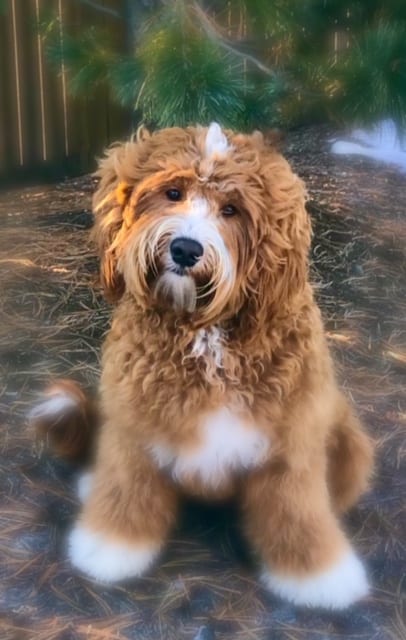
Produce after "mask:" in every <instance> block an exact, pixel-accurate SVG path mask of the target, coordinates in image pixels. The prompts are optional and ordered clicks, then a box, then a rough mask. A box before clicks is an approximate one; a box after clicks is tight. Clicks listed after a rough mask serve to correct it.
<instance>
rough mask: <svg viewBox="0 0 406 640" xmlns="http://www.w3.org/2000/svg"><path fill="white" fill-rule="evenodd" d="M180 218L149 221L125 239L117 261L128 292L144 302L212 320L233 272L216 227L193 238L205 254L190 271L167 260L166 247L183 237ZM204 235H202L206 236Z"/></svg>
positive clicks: (231, 283) (227, 294)
mask: <svg viewBox="0 0 406 640" xmlns="http://www.w3.org/2000/svg"><path fill="white" fill-rule="evenodd" d="M182 224H184V218H183V216H168V217H164V218H157V219H156V220H155V221H153V222H151V221H149V224H148V226H145V228H143V229H142V230H141V229H138V230H137V231H138V232H137V233H135V234H134V235H133V237H132V238H131V239H130V240H129V242H128V244H127V246H126V248H125V251H124V253H123V254H122V257H121V260H120V270H121V272H122V273H123V275H124V278H125V281H126V284H127V286H128V288H129V289H130V290H131V291H132V292H133V293H134V294H135V295H136V296H137V297H138V298H139V299H141V300H142V301H143V303H144V304H146V305H149V304H151V299H152V301H153V302H154V304H158V305H162V306H163V307H165V308H167V307H170V308H173V309H174V310H175V311H177V312H182V311H184V312H187V313H193V312H194V311H196V310H199V312H200V313H201V315H204V316H205V317H206V318H208V317H209V316H210V318H213V317H214V316H215V315H216V314H219V313H220V312H221V308H222V307H223V306H224V305H225V304H226V303H227V301H228V300H229V298H230V296H231V293H232V291H233V286H234V278H235V269H234V265H233V263H232V259H231V257H230V255H229V252H228V251H227V249H226V247H225V244H224V241H223V239H222V237H221V235H220V233H219V231H218V230H217V228H216V227H215V226H214V225H212V224H208V225H207V227H203V229H202V235H201V236H200V235H199V236H198V237H196V239H198V240H199V241H200V242H201V243H202V245H203V246H204V255H203V257H202V258H201V260H199V262H198V263H197V264H196V265H195V266H194V267H188V268H186V269H180V268H179V267H178V266H177V265H176V264H175V263H174V262H173V261H172V259H171V257H170V252H169V245H170V242H171V240H172V239H173V237H175V236H180V235H182ZM205 234H206V236H205Z"/></svg>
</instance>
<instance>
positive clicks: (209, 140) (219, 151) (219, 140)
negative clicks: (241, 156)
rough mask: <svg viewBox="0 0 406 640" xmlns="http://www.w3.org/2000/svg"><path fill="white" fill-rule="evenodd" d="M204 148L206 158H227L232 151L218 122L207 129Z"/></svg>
mask: <svg viewBox="0 0 406 640" xmlns="http://www.w3.org/2000/svg"><path fill="white" fill-rule="evenodd" d="M204 148H205V156H206V158H211V157H212V156H215V155H217V156H225V155H226V154H227V153H228V151H230V149H231V147H230V145H229V143H228V140H227V138H226V136H225V135H224V133H223V131H222V130H221V127H220V125H219V124H217V122H212V123H211V125H210V126H209V128H208V129H207V134H206V140H205V145H204Z"/></svg>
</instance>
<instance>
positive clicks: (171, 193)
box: [165, 188, 182, 202]
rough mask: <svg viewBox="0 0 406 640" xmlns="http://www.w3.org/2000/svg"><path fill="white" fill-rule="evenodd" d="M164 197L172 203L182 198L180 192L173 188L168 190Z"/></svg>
mask: <svg viewBox="0 0 406 640" xmlns="http://www.w3.org/2000/svg"><path fill="white" fill-rule="evenodd" d="M165 195H166V197H167V198H168V200H172V202H179V200H181V198H182V192H181V191H179V189H175V188H172V189H168V191H166V192H165Z"/></svg>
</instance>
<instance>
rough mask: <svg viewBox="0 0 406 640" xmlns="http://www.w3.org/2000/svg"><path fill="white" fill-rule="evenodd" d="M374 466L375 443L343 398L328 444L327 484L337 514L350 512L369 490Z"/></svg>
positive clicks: (340, 401) (340, 399)
mask: <svg viewBox="0 0 406 640" xmlns="http://www.w3.org/2000/svg"><path fill="white" fill-rule="evenodd" d="M372 465H373V445H372V441H371V439H370V438H369V437H368V436H367V434H366V433H365V432H364V431H363V429H362V425H361V423H360V421H359V420H358V418H357V417H356V416H355V415H354V414H353V412H352V410H351V408H350V407H349V405H348V403H347V401H346V399H345V398H344V397H342V396H340V398H339V405H338V407H337V422H336V425H335V427H334V428H333V429H332V431H331V435H330V438H329V443H328V482H329V487H330V493H331V499H332V502H333V506H334V508H335V509H336V511H338V512H342V511H346V510H347V509H349V508H350V507H351V506H352V505H353V504H355V502H356V501H357V500H358V498H359V497H360V495H361V494H362V493H363V492H364V491H365V490H366V489H367V487H368V482H369V479H370V477H371V474H372Z"/></svg>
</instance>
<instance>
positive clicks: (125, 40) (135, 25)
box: [40, 0, 406, 130]
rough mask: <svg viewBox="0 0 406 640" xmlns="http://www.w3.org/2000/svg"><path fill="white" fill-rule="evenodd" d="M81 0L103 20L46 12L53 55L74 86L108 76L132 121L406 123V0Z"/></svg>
mask: <svg viewBox="0 0 406 640" xmlns="http://www.w3.org/2000/svg"><path fill="white" fill-rule="evenodd" d="M72 2H79V3H80V2H82V3H84V4H86V5H87V6H88V7H90V8H92V10H93V11H94V12H95V13H96V12H99V13H100V12H102V13H103V14H104V16H105V21H104V22H105V26H104V28H101V27H90V28H89V27H87V28H83V29H81V30H80V31H78V30H77V29H75V28H74V25H72V28H71V29H69V25H68V26H64V33H63V37H62V38H61V31H60V27H61V25H60V24H59V23H58V17H57V16H56V15H53V14H52V13H48V14H46V13H43V14H42V16H41V20H40V30H41V34H42V36H43V39H44V41H45V43H46V51H47V56H48V59H49V61H50V62H51V63H53V64H55V65H56V66H59V67H60V65H61V62H63V64H64V68H65V69H67V71H68V74H69V75H68V77H69V89H70V91H71V92H72V93H73V94H75V95H80V94H84V93H86V92H89V87H95V86H97V85H102V86H105V87H108V89H109V92H110V96H111V98H112V99H113V100H115V101H117V102H118V103H120V104H121V105H124V106H126V107H129V108H130V109H131V110H132V111H133V114H134V124H138V123H140V122H145V123H146V124H148V125H149V126H152V127H154V126H172V125H180V126H184V125H186V124H189V123H196V122H199V123H203V124H204V123H207V122H209V121H211V120H217V121H219V122H220V123H221V124H223V125H225V126H230V127H234V128H238V129H242V130H244V129H252V128H256V127H262V128H266V127H273V126H282V127H289V126H294V125H298V124H301V123H304V122H306V123H309V122H319V121H326V120H327V121H333V122H335V123H337V124H343V123H345V124H353V123H357V124H369V123H373V122H375V121H377V120H379V119H382V118H393V119H394V120H395V122H396V123H397V125H398V127H399V128H403V127H404V125H405V120H406V2H404V1H403V0H385V2H383V1H382V0H357V1H352V0H348V1H345V0H302V1H301V2H299V1H297V0H234V1H228V2H227V1H223V0H213V1H205V0H200V1H199V2H188V1H185V0H172V1H164V0H150V1H148V0H117V1H116V2H114V3H112V2H110V3H109V4H106V3H102V2H100V3H99V2H97V1H94V2H93V0H72ZM118 24H120V29H117V25H118ZM110 26H111V27H112V28H110ZM120 33H121V34H122V35H121V36H119V35H118V34H120Z"/></svg>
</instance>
